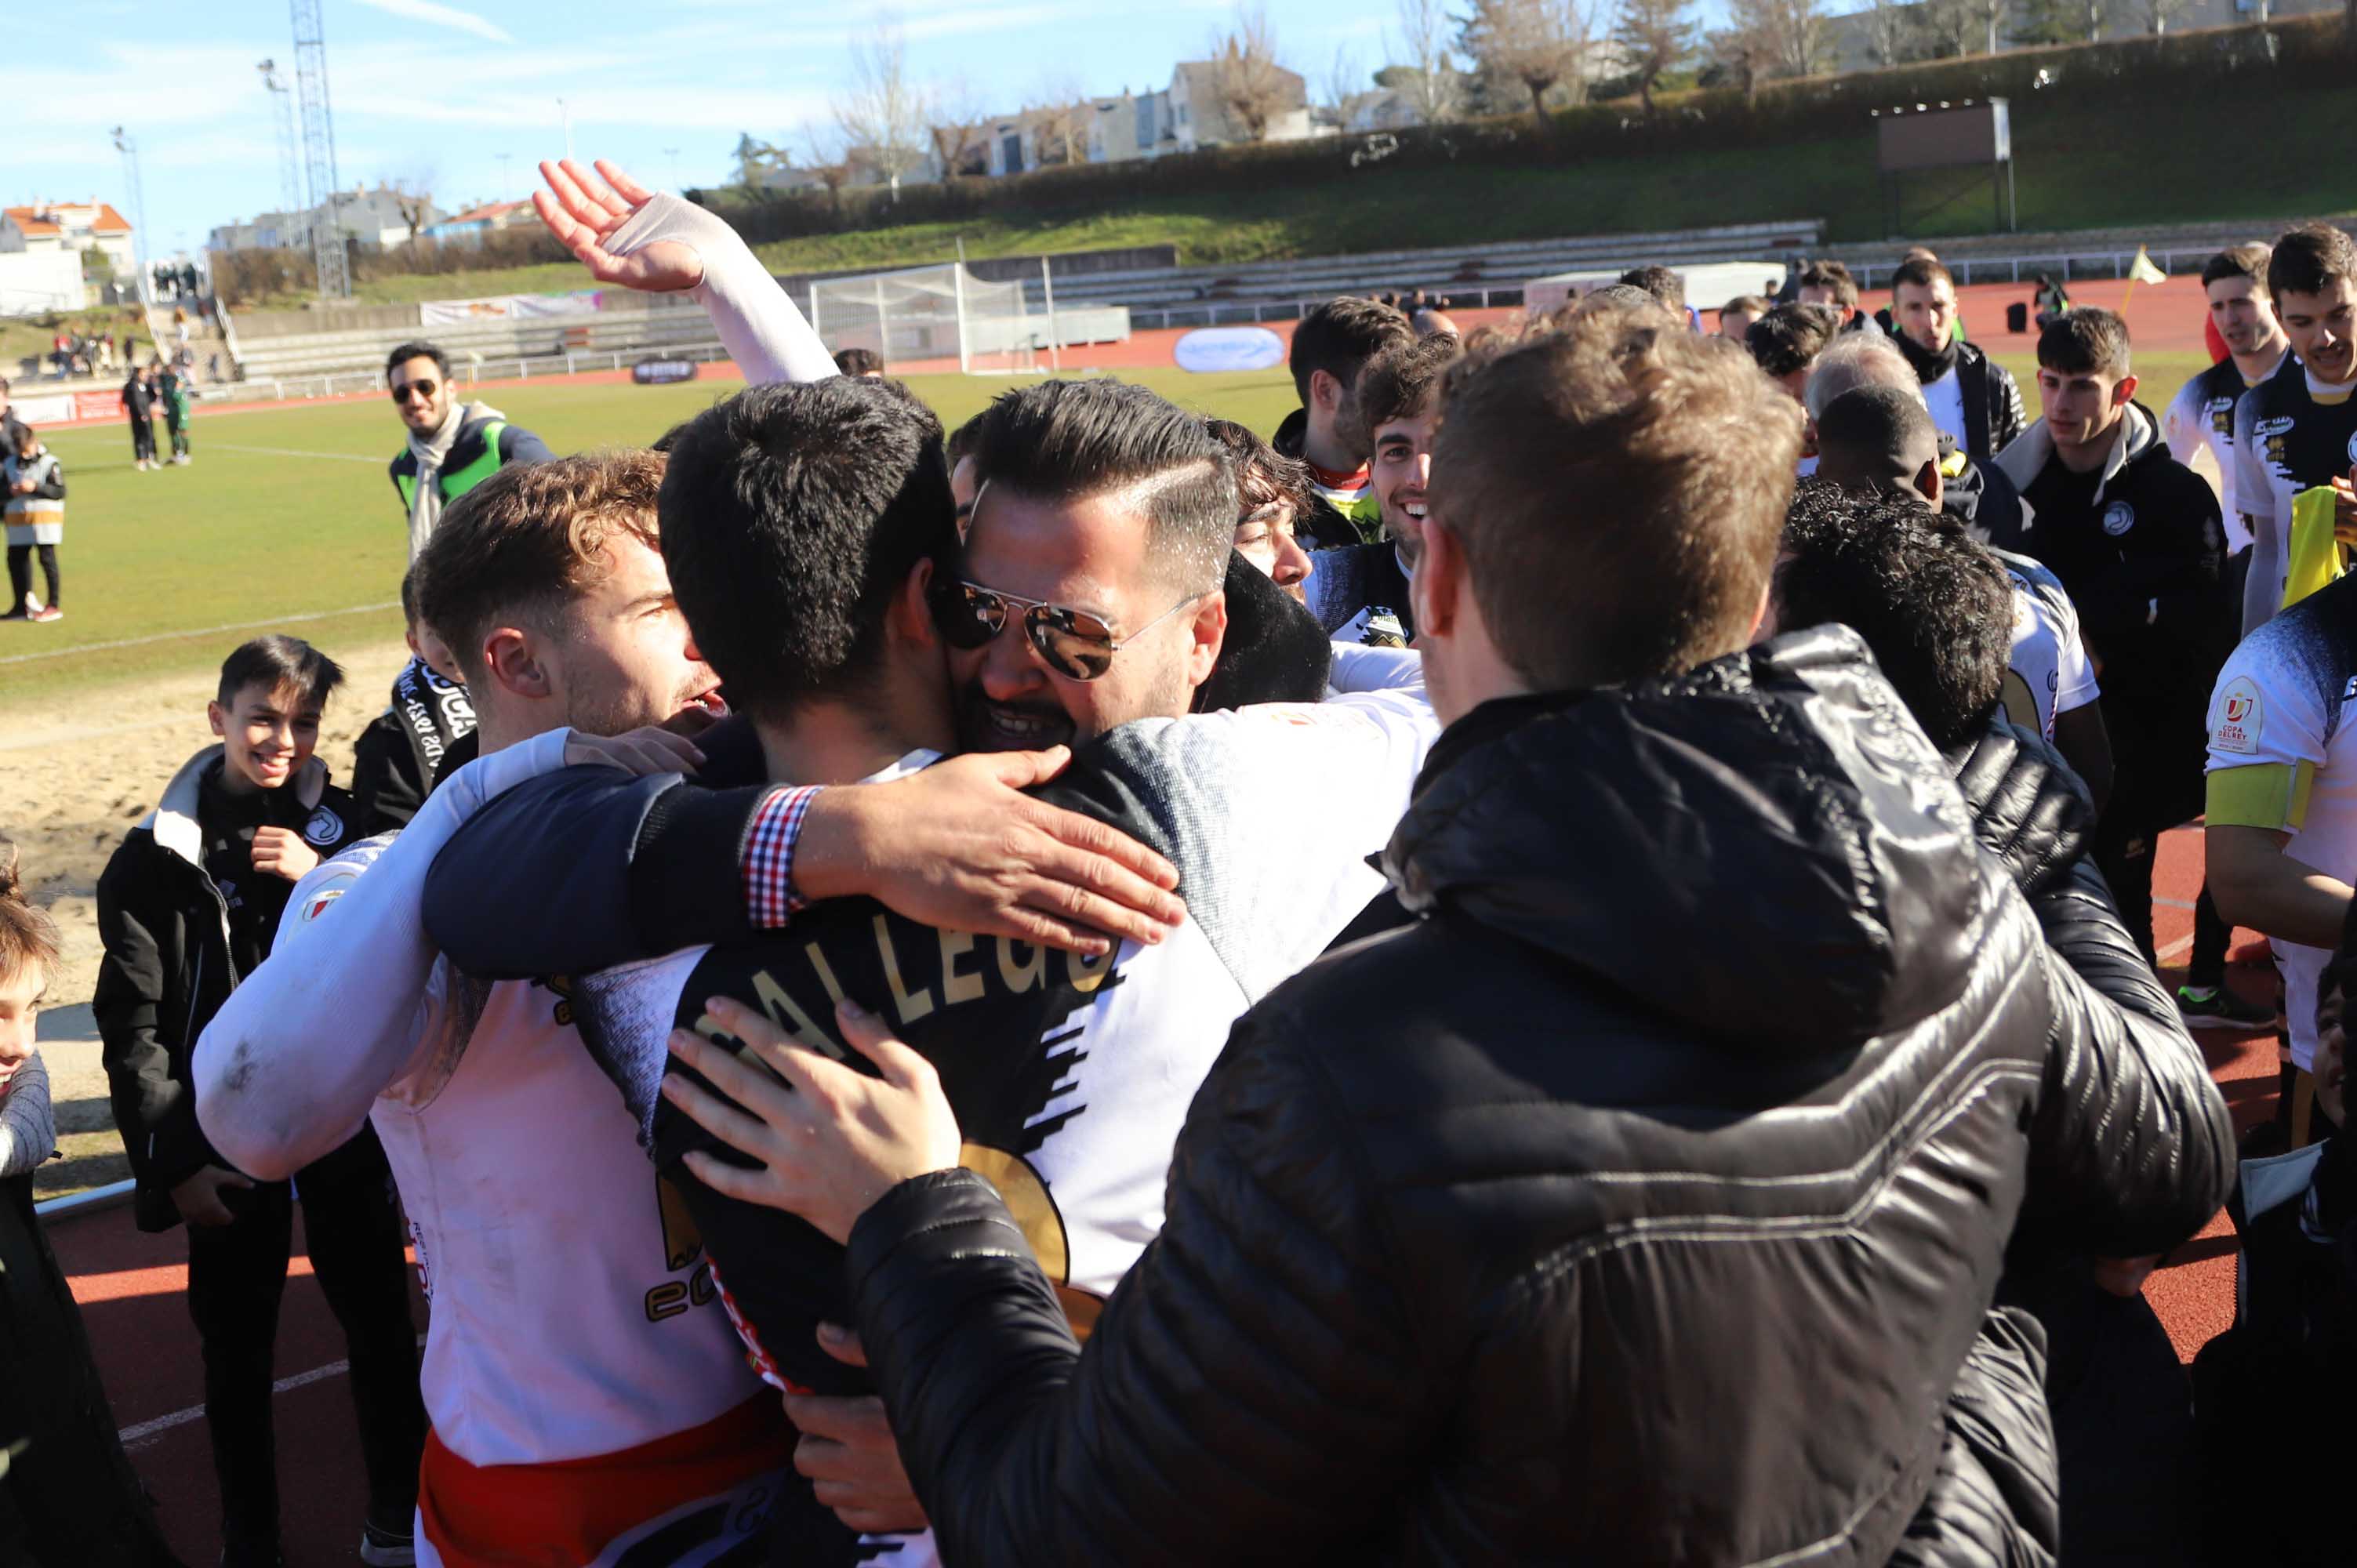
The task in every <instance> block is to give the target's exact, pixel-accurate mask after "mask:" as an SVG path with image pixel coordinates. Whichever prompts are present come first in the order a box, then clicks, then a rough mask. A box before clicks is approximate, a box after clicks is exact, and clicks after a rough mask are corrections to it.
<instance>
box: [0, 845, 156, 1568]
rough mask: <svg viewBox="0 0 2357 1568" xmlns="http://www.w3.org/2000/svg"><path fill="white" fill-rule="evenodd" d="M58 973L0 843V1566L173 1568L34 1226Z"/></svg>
mask: <svg viewBox="0 0 2357 1568" xmlns="http://www.w3.org/2000/svg"><path fill="white" fill-rule="evenodd" d="M57 968H58V929H57V926H56V925H55V924H54V923H53V922H52V921H51V920H50V918H49V917H48V913H47V912H46V911H44V910H42V909H41V908H38V906H36V905H33V904H31V903H29V902H27V900H26V897H25V890H24V882H23V876H22V873H21V869H20V866H19V863H18V861H17V857H16V845H15V844H13V843H8V842H7V841H6V840H5V839H0V1318H4V1319H5V1322H6V1324H7V1326H8V1332H7V1334H6V1335H5V1337H0V1447H5V1452H6V1453H7V1455H8V1465H7V1468H6V1469H5V1472H0V1562H7V1563H39V1564H48V1563H75V1564H79V1565H81V1568H178V1560H177V1559H175V1558H174V1557H173V1555H172V1552H171V1550H170V1548H168V1547H167V1546H166V1545H165V1543H164V1538H163V1536H162V1534H161V1533H160V1532H159V1531H158V1530H157V1529H156V1517H155V1514H154V1512H153V1511H152V1510H151V1509H150V1508H149V1507H148V1502H147V1494H146V1490H145V1487H142V1486H141V1485H140V1484H139V1477H137V1476H136V1475H135V1474H134V1473H133V1471H132V1468H131V1464H130V1461H128V1460H127V1459H125V1458H124V1455H123V1444H122V1441H121V1439H120V1438H119V1437H118V1436H117V1434H116V1431H115V1425H114V1415H113V1412H112V1411H111V1410H109V1409H108V1407H107V1402H106V1388H105V1385H104V1384H103V1383H102V1381H101V1380H100V1378H99V1374H98V1368H97V1366H96V1365H95V1364H94V1363H93V1362H92V1361H91V1354H90V1338H89V1336H88V1335H87V1334H86V1333H84V1331H83V1329H82V1321H81V1308H79V1307H78V1306H76V1305H74V1297H73V1291H72V1290H71V1288H70V1286H69V1285H68V1283H67V1281H66V1275H65V1271H64V1270H63V1269H61V1268H59V1266H58V1259H57V1254H56V1253H54V1252H52V1251H50V1250H49V1240H48V1233H47V1231H46V1230H45V1229H44V1228H43V1226H42V1224H41V1222H40V1220H39V1219H37V1218H36V1217H35V1213H34V1208H33V1173H34V1172H35V1171H36V1170H38V1169H39V1168H40V1166H41V1165H42V1164H43V1163H44V1162H46V1161H47V1160H48V1158H49V1157H50V1156H51V1155H54V1154H56V1153H57V1148H58V1137H57V1122H56V1118H55V1116H54V1115H53V1113H52V1112H51V1108H50V1104H49V1072H48V1067H46V1066H45V1065H44V1064H43V1063H42V1061H41V1054H40V1052H39V1050H38V1049H37V1048H36V1047H35V1046H34V1043H33V1040H34V1028H33V1023H34V1015H36V1014H37V1013H38V1012H39V1010H40V1007H41V1004H42V1003H44V1002H45V1001H47V1000H48V996H47V992H48V984H49V981H50V979H51V977H52V976H53V975H54V974H55V973H56V972H57Z"/></svg>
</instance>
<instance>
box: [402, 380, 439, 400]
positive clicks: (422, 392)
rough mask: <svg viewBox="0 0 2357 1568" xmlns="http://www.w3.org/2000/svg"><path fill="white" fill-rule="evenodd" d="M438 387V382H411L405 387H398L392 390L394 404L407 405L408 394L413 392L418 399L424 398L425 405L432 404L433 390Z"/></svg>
mask: <svg viewBox="0 0 2357 1568" xmlns="http://www.w3.org/2000/svg"><path fill="white" fill-rule="evenodd" d="M439 385H441V383H440V382H439V381H431V380H428V381H411V382H409V383H408V384H407V385H406V386H398V387H395V388H393V402H395V403H407V402H408V401H409V396H410V394H411V393H412V392H414V393H416V394H417V395H418V396H419V397H421V398H424V399H425V401H426V402H427V403H432V402H433V401H434V389H435V388H436V387H437V386H439Z"/></svg>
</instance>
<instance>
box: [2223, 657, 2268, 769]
mask: <svg viewBox="0 0 2357 1568" xmlns="http://www.w3.org/2000/svg"><path fill="white" fill-rule="evenodd" d="M2265 728H2266V708H2265V707H2264V706H2263V705H2262V704H2261V703H2260V702H2259V689H2258V687H2256V686H2255V685H2253V684H2252V683H2251V680H2250V677H2248V676H2247V675H2237V676H2236V677H2234V679H2233V680H2232V681H2230V682H2227V683H2226V689H2225V690H2224V691H2223V692H2221V693H2218V718H2217V722H2216V723H2215V724H2213V725H2211V726H2210V746H2211V749H2212V750H2213V751H2232V752H2236V753H2241V754H2244V755H2247V754H2249V753H2251V752H2254V751H2256V750H2257V749H2258V748H2259V736H2260V733H2261V732H2262V731H2263V730H2264V729H2265Z"/></svg>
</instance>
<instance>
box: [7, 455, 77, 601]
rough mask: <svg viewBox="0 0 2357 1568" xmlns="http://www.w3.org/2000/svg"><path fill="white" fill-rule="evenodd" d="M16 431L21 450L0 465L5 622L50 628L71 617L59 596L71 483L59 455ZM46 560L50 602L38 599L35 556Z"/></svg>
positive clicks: (44, 570)
mask: <svg viewBox="0 0 2357 1568" xmlns="http://www.w3.org/2000/svg"><path fill="white" fill-rule="evenodd" d="M14 428H15V430H16V450H14V451H12V452H9V453H7V454H5V460H0V513H5V517H6V519H7V532H8V607H7V609H6V610H5V611H4V612H0V620H30V621H39V622H41V623H43V624H47V623H48V622H51V621H60V620H63V619H65V618H66V612H65V608H64V607H63V606H62V605H60V604H59V597H58V587H59V585H58V546H59V545H60V544H62V543H64V542H65V532H66V478H65V471H64V470H63V469H62V468H60V467H59V466H58V459H57V456H56V454H54V453H52V452H49V451H48V450H47V449H46V448H44V447H43V446H41V442H40V438H39V437H38V436H37V435H34V434H33V431H32V429H31V428H30V427H29V426H27V425H24V424H18V425H16V426H15V427H14ZM36 553H38V555H39V556H40V558H41V579H42V583H43V585H44V586H46V587H47V588H48V591H49V596H48V599H47V600H46V601H40V602H37V601H36V600H35V599H34V597H33V557H34V555H35V554H36Z"/></svg>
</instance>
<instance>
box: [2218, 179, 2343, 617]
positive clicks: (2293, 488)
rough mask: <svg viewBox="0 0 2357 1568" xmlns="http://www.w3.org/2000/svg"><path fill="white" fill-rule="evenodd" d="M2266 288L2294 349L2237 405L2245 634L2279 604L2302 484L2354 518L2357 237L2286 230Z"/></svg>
mask: <svg viewBox="0 0 2357 1568" xmlns="http://www.w3.org/2000/svg"><path fill="white" fill-rule="evenodd" d="M2267 295H2268V297H2269V298H2270V299H2271V300H2273V301H2274V303H2275V310H2276V318H2277V319H2279V320H2280V321H2281V322H2282V323H2283V328H2284V337H2285V338H2286V339H2287V341H2288V342H2289V344H2290V346H2291V352H2290V354H2289V355H2287V357H2286V358H2285V360H2284V361H2283V364H2282V365H2281V367H2280V368H2278V369H2277V370H2276V373H2275V374H2274V375H2272V376H2269V377H2268V378H2267V379H2266V381H2261V382H2260V383H2259V384H2258V385H2257V386H2255V387H2253V388H2252V389H2251V390H2250V391H2249V392H2244V394H2243V398H2242V401H2241V402H2240V403H2236V404H2235V405H2234V462H2235V470H2234V505H2235V507H2236V508H2237V509H2238V510H2240V511H2241V512H2242V514H2243V521H2244V525H2245V526H2247V527H2248V528H2249V529H2250V531H2251V567H2250V575H2249V576H2248V577H2247V578H2246V579H2245V580H2244V586H2243V631H2244V635H2245V636H2247V635H2249V634H2250V632H2251V631H2252V630H2254V629H2255V628H2257V627H2259V626H2261V625H2263V624H2264V623H2265V622H2266V620H2267V618H2269V617H2271V616H2273V615H2274V614H2275V613H2276V610H2277V609H2279V608H2280V607H2282V605H2283V601H2284V592H2285V587H2286V585H2287V583H2288V581H2289V578H2290V570H2291V560H2292V549H2293V544H2294V540H2293V507H2294V502H2295V500H2296V499H2297V498H2298V496H2299V495H2300V494H2301V492H2303V491H2306V490H2310V489H2324V488H2329V489H2331V490H2332V492H2333V498H2334V499H2333V508H2332V510H2333V511H2334V513H2335V514H2336V516H2337V523H2338V526H2339V527H2341V528H2347V527H2348V526H2350V524H2351V523H2352V521H2357V491H2352V488H2351V485H2350V478H2349V474H2350V468H2351V466H2352V464H2357V398H2352V396H2351V395H2350V394H2351V393H2352V392H2357V242H2352V241H2351V239H2350V238H2349V236H2348V235H2347V234H2346V233H2344V232H2342V231H2341V230H2339V229H2336V228H2334V227H2333V226H2332V225H2331V224H2330V223H2307V224H2302V225H2301V226H2300V227H2299V228H2297V229H2294V230H2292V231H2289V232H2287V233H2286V234H2285V235H2284V236H2283V237H2282V238H2281V239H2278V240H2277V241H2276V243H2275V249H2274V250H2273V251H2272V252H2270V253H2269V255H2268V257H2267Z"/></svg>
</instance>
